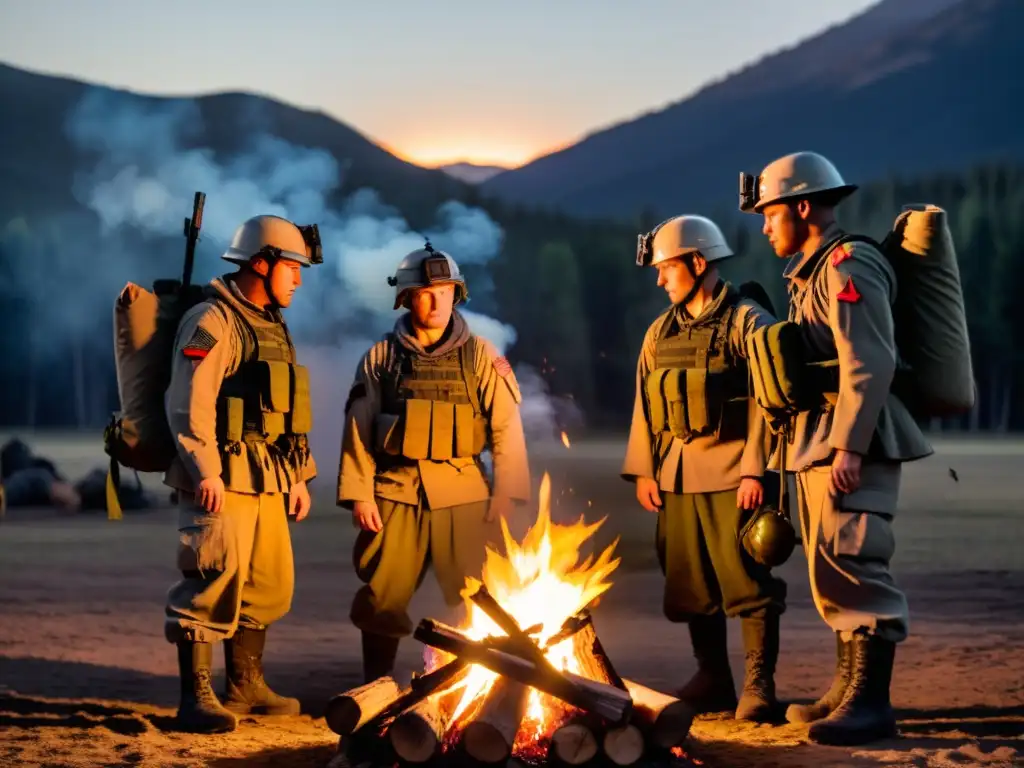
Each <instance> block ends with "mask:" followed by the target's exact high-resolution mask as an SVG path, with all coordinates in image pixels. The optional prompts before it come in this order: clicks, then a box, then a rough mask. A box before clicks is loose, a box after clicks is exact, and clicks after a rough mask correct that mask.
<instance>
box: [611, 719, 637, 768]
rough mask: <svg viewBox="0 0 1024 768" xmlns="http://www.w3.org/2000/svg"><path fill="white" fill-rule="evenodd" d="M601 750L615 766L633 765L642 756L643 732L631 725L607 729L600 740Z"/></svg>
mask: <svg viewBox="0 0 1024 768" xmlns="http://www.w3.org/2000/svg"><path fill="white" fill-rule="evenodd" d="M601 748H602V751H603V752H604V754H605V756H606V757H607V758H608V759H609V760H610V761H611V762H612V763H614V764H615V765H633V764H634V763H637V762H639V760H640V758H641V757H643V755H644V735H643V732H642V731H641V730H640V729H639V728H637V727H636V726H635V725H633V724H632V723H626V724H625V725H619V726H616V727H614V728H609V729H608V730H607V731H606V732H605V734H604V738H603V739H602V740H601Z"/></svg>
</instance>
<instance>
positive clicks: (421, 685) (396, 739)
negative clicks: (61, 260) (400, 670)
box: [388, 659, 469, 763]
mask: <svg viewBox="0 0 1024 768" xmlns="http://www.w3.org/2000/svg"><path fill="white" fill-rule="evenodd" d="M468 672H469V665H468V664H466V663H465V662H464V661H462V660H461V659H456V660H455V661H452V662H449V663H448V664H445V665H444V666H442V667H439V668H438V669H435V670H434V671H433V672H429V673H428V674H426V675H421V676H420V677H416V678H413V681H412V686H411V690H410V692H409V693H408V694H406V696H404V697H403V698H402V699H400V700H399V701H397V702H395V705H394V707H393V708H392V710H391V714H397V717H396V718H395V720H394V722H392V723H391V725H390V726H389V727H388V739H389V740H390V741H391V747H392V749H394V750H395V754H397V755H398V756H399V757H400V758H402V759H403V760H405V761H406V762H407V763H425V762H427V761H428V760H430V758H431V757H433V756H434V755H435V754H437V751H438V747H439V746H440V744H441V740H442V739H443V738H444V733H445V731H446V730H448V721H449V716H450V714H451V713H450V712H448V711H446V710H445V709H444V708H443V707H442V706H441V700H442V697H443V691H442V689H444V688H450V687H452V686H454V685H455V684H456V683H457V682H458V681H459V680H461V679H462V678H463V677H465V676H466V673H468ZM435 694H436V695H435ZM403 710H404V711H403Z"/></svg>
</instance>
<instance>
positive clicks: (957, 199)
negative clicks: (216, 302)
mask: <svg viewBox="0 0 1024 768" xmlns="http://www.w3.org/2000/svg"><path fill="white" fill-rule="evenodd" d="M465 202H468V203H472V204H478V205H480V206H482V207H483V208H484V209H485V210H487V211H488V213H489V214H490V215H491V216H492V218H494V219H495V220H496V221H497V222H498V223H499V224H500V225H501V227H502V229H503V231H504V242H503V247H502V251H501V253H500V255H499V256H498V257H496V258H495V259H494V260H493V261H492V262H491V263H490V265H488V266H487V267H486V271H487V272H489V278H490V279H489V280H486V281H484V282H485V283H490V284H491V285H490V286H489V287H488V288H487V289H485V290H481V291H475V292H474V294H475V295H474V300H473V307H472V308H474V309H478V310H480V311H483V312H486V313H488V314H491V315H493V316H495V317H498V318H499V319H501V320H502V321H504V322H506V323H509V324H511V325H512V326H513V327H514V328H515V330H516V335H517V340H516V342H515V344H514V345H513V346H512V348H511V349H510V350H509V351H508V356H509V358H510V359H511V360H512V362H513V363H514V364H515V363H523V364H527V365H530V366H531V367H532V368H534V370H535V371H537V372H538V373H539V374H540V375H542V376H543V377H544V379H545V380H546V382H547V385H548V387H549V390H550V392H551V393H552V394H554V395H558V396H561V397H571V399H572V400H573V401H574V402H575V403H576V405H578V406H579V408H580V409H581V410H582V412H583V413H584V414H585V418H586V421H587V423H588V424H589V425H591V426H594V427H598V428H603V427H614V428H617V429H618V428H621V427H622V426H623V425H624V423H625V421H626V419H628V414H629V411H630V408H631V406H632V397H633V386H634V376H635V370H636V356H637V354H638V351H639V346H640V342H641V339H642V337H643V334H644V331H645V330H646V328H647V327H648V325H649V324H650V323H651V321H652V320H653V319H654V317H655V316H656V315H657V314H658V313H659V312H660V311H661V310H662V309H664V307H665V306H666V300H665V297H664V293H663V292H662V290H661V289H659V288H657V286H656V285H655V277H656V276H655V273H654V270H651V269H641V268H639V267H637V266H636V264H635V250H636V237H637V234H638V233H639V232H641V231H647V230H649V229H650V228H651V227H653V226H654V225H656V224H657V223H658V219H656V218H655V217H653V216H650V215H647V216H641V217H640V219H639V220H637V221H631V222H614V221H586V220H577V219H572V218H569V217H565V216H560V215H557V214H553V213H544V212H537V211H529V210H525V209H522V208H517V207H511V206H505V205H502V204H500V203H498V202H495V201H493V200H483V199H471V200H467V201H465ZM921 202H927V203H933V204H935V205H938V206H940V207H942V208H944V209H945V210H946V211H947V212H948V213H949V222H950V228H951V230H952V233H953V236H954V241H955V244H956V248H957V253H958V258H959V263H960V272H961V279H962V281H963V287H964V295H965V302H966V308H967V317H968V324H969V329H970V335H971V343H972V353H973V356H974V366H975V375H976V377H977V381H978V388H979V398H978V404H977V407H976V408H975V410H974V412H972V413H971V414H969V415H968V416H965V417H964V418H962V419H957V420H954V421H951V422H947V423H944V424H942V425H938V424H933V425H931V426H932V427H933V428H937V427H940V426H941V427H942V428H945V429H958V430H972V431H995V432H1006V431H1019V430H1024V338H1022V334H1024V330H1022V329H1024V301H1021V299H1020V298H1019V292H1020V288H1019V285H1020V283H1021V281H1022V280H1024V270H1022V266H1024V215H1022V214H1024V168H1022V167H1015V166H1002V165H999V166H986V167H981V168H977V169H975V170H973V171H971V172H969V173H966V174H949V175H937V176H934V177H931V178H925V179H917V180H909V181H908V180H900V179H890V180H886V181H884V182H879V183H876V184H872V185H869V186H865V187H863V188H862V189H860V190H859V191H858V192H857V193H856V194H855V195H854V196H853V197H851V198H850V199H849V200H848V201H847V202H845V203H843V205H842V206H841V207H840V209H839V218H840V222H841V224H842V225H843V226H844V227H845V228H846V229H848V230H850V231H855V232H862V233H864V234H869V235H872V236H874V237H876V238H879V239H880V238H881V237H883V236H884V235H885V233H886V232H887V231H888V230H889V228H890V227H891V226H892V223H893V221H894V220H895V218H896V216H897V215H898V213H899V211H900V209H901V207H902V205H904V204H906V203H921ZM402 213H403V214H404V215H405V216H406V217H407V218H408V220H409V221H410V222H411V223H413V224H414V225H415V224H416V222H418V221H425V220H426V219H427V218H428V217H429V215H430V212H428V211H403V212H402ZM679 213H700V214H702V215H706V216H710V217H711V218H713V219H715V220H716V221H717V222H718V223H719V225H720V226H721V227H722V229H723V230H724V231H725V233H726V236H727V238H728V239H729V241H730V243H731V245H732V247H733V249H734V250H735V251H736V252H737V254H738V256H737V257H736V258H734V259H732V260H730V261H729V262H728V263H727V264H726V265H725V266H724V268H723V272H724V273H725V276H726V277H727V278H728V279H730V280H736V281H740V282H743V281H747V280H757V281H758V282H760V283H761V284H762V285H764V286H765V288H767V289H768V291H769V293H770V295H771V296H772V298H773V301H774V302H775V308H776V310H777V311H778V312H779V313H780V314H781V313H784V311H785V310H784V307H785V291H784V288H783V284H782V279H781V272H782V269H783V267H784V265H785V262H784V261H782V260H780V259H778V258H776V257H775V256H774V254H773V253H772V252H771V250H770V249H769V247H768V244H767V242H766V241H765V239H764V237H763V236H762V235H761V234H760V231H759V230H760V220H759V218H757V217H750V216H744V215H742V214H740V213H738V212H737V211H736V210H735V208H734V207H731V208H730V207H729V206H727V205H722V206H720V207H719V208H718V209H717V210H715V209H709V210H704V211H680V212H679ZM92 237H93V238H94V241H95V246H94V247H95V248H97V249H102V248H103V247H104V241H103V237H102V236H101V234H100V233H99V231H98V230H97V231H96V232H94V233H93V235H92ZM122 245H123V244H122ZM172 245H173V248H172ZM61 247H62V243H61V239H60V235H59V234H58V233H57V231H56V230H53V229H52V228H51V227H50V225H49V224H48V223H46V222H38V221H34V220H25V219H23V218H19V219H14V220H11V221H8V222H6V224H5V227H4V229H3V236H2V238H0V306H2V307H3V323H2V325H0V345H2V348H3V350H4V355H3V356H2V358H0V386H2V391H3V393H4V396H3V398H0V425H2V426H7V427H14V426H35V427H76V426H78V427H100V426H102V424H103V423H105V421H106V420H107V418H108V417H109V414H110V412H111V411H113V410H116V409H117V383H116V379H115V376H114V371H113V351H112V340H111V331H110V322H111V307H112V303H113V299H114V294H110V295H109V296H104V297H103V300H102V301H100V300H99V299H94V301H95V303H96V305H95V306H92V305H91V304H90V305H88V306H79V305H76V304H75V303H74V302H72V303H71V304H70V305H69V304H68V303H67V302H66V301H65V300H63V299H62V298H61V297H62V296H65V295H68V293H67V292H68V291H74V290H75V289H76V288H77V287H78V285H79V284H80V283H81V281H83V280H88V279H89V271H88V265H82V266H81V268H80V269H74V270H73V271H71V272H69V271H68V270H64V271H61V270H59V269H58V270H54V269H52V268H50V266H49V264H50V263H51V259H50V257H51V255H52V254H53V253H54V252H55V250H56V249H60V248H61ZM167 247H168V248H172V252H177V253H180V247H181V246H180V242H175V243H172V241H171V240H170V238H169V239H168V244H167ZM26 265H29V266H30V267H31V268H28V269H27V268H26ZM480 269H481V268H477V269H473V268H470V269H469V270H467V271H468V272H469V275H470V278H471V279H473V278H476V279H477V280H478V281H479V280H480V278H481V277H482V275H481V274H480ZM167 276H173V273H171V274H168V275H167ZM115 282H116V280H115ZM121 284H123V280H122V281H121ZM47 295H52V296H53V297H54V299H53V302H52V305H50V306H47V304H46V302H43V303H42V304H41V303H40V300H39V297H40V296H44V297H45V296H47ZM82 295H92V296H96V295H97V294H96V292H95V291H93V292H91V293H89V294H85V293H83V294H82ZM69 307H73V308H74V311H73V312H72V311H71V309H70V308H69ZM40 311H45V312H48V313H50V314H49V315H48V316H47V317H46V318H41V317H40V316H39V314H38V313H39V312H40ZM83 329H84V330H83ZM76 330H77V331H79V332H75V331H76ZM86 331H87V332H86Z"/></svg>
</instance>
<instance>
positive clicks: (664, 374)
mask: <svg viewBox="0 0 1024 768" xmlns="http://www.w3.org/2000/svg"><path fill="white" fill-rule="evenodd" d="M726 290H727V291H728V293H727V295H726V296H725V297H724V299H723V300H722V302H721V304H720V305H719V307H718V308H717V311H716V312H715V314H714V315H713V316H711V317H708V318H705V319H703V320H702V321H701V322H700V323H696V324H691V325H686V324H683V323H680V322H679V320H678V318H677V317H676V312H674V311H673V312H669V313H668V314H667V315H666V316H665V319H664V320H663V321H662V324H661V326H660V328H659V329H658V332H657V340H656V342H655V352H654V357H655V363H654V369H653V370H652V371H651V372H650V373H649V374H648V375H647V378H646V379H645V382H644V389H645V394H646V400H647V406H648V414H649V417H648V423H649V425H650V429H651V433H652V434H654V435H656V436H657V435H659V434H667V435H671V436H673V437H677V438H679V439H681V440H683V441H684V442H690V441H692V440H693V439H695V438H697V437H705V436H709V435H715V436H716V437H717V438H718V439H719V440H722V441H726V440H735V439H744V438H745V437H746V432H747V408H748V397H749V395H748V386H747V378H748V376H747V365H746V361H745V360H743V359H742V358H738V357H735V356H734V355H733V354H732V353H731V351H730V349H729V329H730V327H731V325H732V322H733V318H734V317H735V315H736V305H737V303H738V302H739V299H740V295H739V294H738V293H736V292H735V291H733V290H732V289H730V288H727V289H726Z"/></svg>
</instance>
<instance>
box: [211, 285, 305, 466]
mask: <svg viewBox="0 0 1024 768" xmlns="http://www.w3.org/2000/svg"><path fill="white" fill-rule="evenodd" d="M218 300H219V302H220V304H221V306H224V307H228V308H230V311H229V313H228V316H229V317H233V318H234V320H235V324H236V328H237V330H238V331H239V333H240V338H241V340H242V361H241V363H240V364H239V366H238V369H237V370H236V371H235V372H234V373H232V374H231V375H230V376H227V377H225V379H224V381H223V383H222V385H221V389H220V394H219V396H218V398H217V432H218V439H219V441H220V444H221V446H222V448H223V449H224V450H225V451H226V452H228V453H233V454H235V455H237V454H239V453H240V452H241V446H242V444H243V443H245V444H248V445H253V444H256V443H264V444H266V446H267V447H268V450H270V452H271V453H278V454H280V455H281V456H282V457H283V458H284V459H285V460H286V461H287V462H288V463H289V464H291V465H293V466H294V467H298V466H299V465H301V464H302V463H304V461H305V460H306V458H308V455H309V441H308V438H307V435H308V433H309V431H310V430H311V429H312V427H313V410H312V406H311V403H310V396H309V371H308V369H307V368H306V367H305V366H302V365H298V364H297V363H296V361H295V360H296V358H295V346H294V345H293V344H292V340H291V337H290V335H289V333H288V329H287V328H286V327H285V325H284V323H283V322H275V321H272V320H269V319H267V318H264V317H261V316H259V315H257V314H256V313H254V312H249V311H246V310H245V308H243V307H240V306H236V305H235V304H234V303H233V302H230V301H228V300H226V299H223V298H219V299H218Z"/></svg>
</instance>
